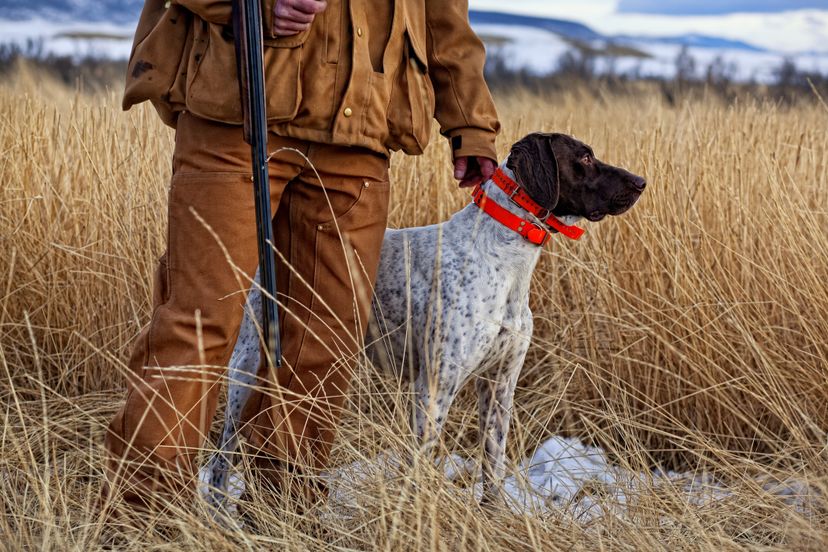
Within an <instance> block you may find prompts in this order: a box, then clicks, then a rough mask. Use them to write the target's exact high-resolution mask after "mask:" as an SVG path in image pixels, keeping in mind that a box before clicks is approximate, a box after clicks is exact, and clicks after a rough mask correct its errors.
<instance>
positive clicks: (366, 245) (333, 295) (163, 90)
mask: <svg viewBox="0 0 828 552" xmlns="http://www.w3.org/2000/svg"><path fill="white" fill-rule="evenodd" d="M262 6H263V20H264V21H263V26H264V29H263V34H264V65H265V76H266V89H267V93H266V96H267V98H266V104H267V117H268V129H269V136H268V151H271V152H276V153H275V154H274V155H273V157H272V159H271V161H270V165H269V168H270V190H271V201H272V204H273V206H274V210H275V213H274V216H273V228H274V240H275V244H274V245H275V247H276V250H277V259H278V265H277V273H278V281H277V284H278V290H279V298H280V302H281V303H282V309H281V318H280V329H281V336H282V345H283V362H284V365H283V367H282V368H280V369H279V370H273V371H271V369H269V368H268V366H267V364H266V363H263V364H262V369H261V371H260V374H259V375H260V381H261V382H262V383H261V385H259V386H257V392H256V393H255V394H254V397H253V398H251V400H250V401H249V403H248V405H247V408H246V409H245V412H244V416H243V418H244V421H245V425H244V428H243V434H244V436H245V437H246V446H247V448H246V449H245V450H246V452H248V453H249V454H251V457H252V458H254V464H255V465H257V466H259V467H260V468H261V469H262V470H263V471H265V470H266V471H267V473H269V474H271V475H272V477H273V478H274V480H275V481H277V482H278V478H279V477H280V475H279V474H284V473H287V472H288V471H291V470H294V471H296V470H298V471H302V472H309V473H316V472H318V471H319V470H320V469H322V468H323V467H324V466H325V464H326V461H327V459H328V455H329V451H330V448H331V445H332V442H333V440H334V436H335V432H336V426H337V421H338V419H339V416H340V410H341V409H342V407H343V403H344V397H345V394H346V393H347V391H348V385H349V380H350V377H351V375H350V372H351V368H352V365H353V363H354V361H355V358H357V355H358V351H359V347H360V343H361V341H362V339H363V338H364V333H365V329H366V328H365V326H366V320H367V317H368V315H369V311H370V302H371V297H370V295H371V294H370V291H369V290H370V289H371V285H372V283H373V282H374V278H375V275H376V270H377V265H378V261H379V252H380V248H381V244H382V240H383V234H384V231H385V227H386V219H387V213H388V201H389V177H388V167H389V155H390V152H391V151H396V150H402V151H404V152H406V153H408V154H414V155H416V154H420V153H422V151H423V149H424V148H425V147H426V145H427V143H428V142H429V139H430V135H431V124H432V119H433V118H435V117H436V119H437V120H438V122H439V123H440V131H441V134H442V135H443V136H445V137H446V138H447V139H448V140H449V144H450V147H451V149H452V154H453V163H454V177H455V178H456V179H457V180H459V181H460V185H461V186H474V185H476V184H477V183H478V182H481V181H482V180H483V179H487V178H488V177H489V176H491V174H492V173H493V172H494V169H495V168H496V162H495V159H496V154H495V137H496V135H497V133H498V131H499V123H498V119H497V114H496V111H495V107H494V103H493V101H492V97H491V95H490V93H489V90H488V89H487V87H486V83H485V81H484V78H483V66H484V61H485V50H484V47H483V44H482V42H481V41H480V40H479V39H478V38H477V37H476V36H475V34H474V32H473V31H472V29H471V27H470V25H469V21H468V4H467V2H466V1H461V0H453V1H451V2H445V1H443V0H382V1H377V0H370V1H369V0H327V1H323V0H262ZM231 13H232V4H231V0H174V1H172V2H168V1H166V2H165V0H147V1H146V4H145V5H144V8H143V12H142V14H141V18H140V21H139V23H138V27H137V30H136V34H135V43H134V47H133V50H132V54H131V56H130V61H129V65H128V75H127V82H126V89H125V94H124V99H123V107H124V109H129V108H130V107H131V106H133V105H136V104H138V103H141V102H144V101H150V102H151V103H152V104H153V106H154V107H155V109H156V111H157V112H158V114H159V115H160V117H161V118H162V120H163V121H164V122H165V123H166V124H168V125H170V126H172V127H174V128H175V129H176V132H175V148H174V153H173V156H172V179H171V183H170V187H169V207H168V209H169V211H168V233H167V249H166V252H165V253H164V255H163V256H162V257H161V258H160V260H159V261H158V264H157V268H156V271H155V281H154V291H153V299H152V303H153V307H152V316H151V319H150V322H149V324H148V326H146V328H144V330H143V331H142V332H141V334H140V336H139V337H138V339H137V342H136V344H135V346H134V350H133V352H132V355H131V357H130V359H129V365H128V371H127V395H126V400H125V402H124V404H123V406H122V407H121V409H120V410H119V411H118V412H117V413H116V415H115V416H114V418H113V419H112V421H111V423H110V424H109V427H108V430H107V433H106V437H105V449H106V455H107V458H106V469H105V474H106V477H105V483H104V490H103V497H104V499H105V500H107V501H109V502H113V501H115V500H116V499H118V498H121V499H123V502H120V503H121V504H126V505H127V506H128V507H132V506H134V507H136V508H147V507H151V506H152V504H157V502H155V501H157V500H161V499H163V500H168V499H169V498H170V497H175V496H180V497H186V496H188V495H187V493H189V492H192V489H193V488H194V484H195V480H196V477H197V474H196V466H195V465H194V462H195V460H196V455H197V453H198V452H199V450H202V448H203V446H204V443H205V441H206V438H207V434H208V431H209V427H210V424H211V421H212V419H213V415H214V413H215V410H216V406H217V400H218V396H219V392H220V388H221V385H222V381H223V378H224V377H225V375H226V366H227V363H228V361H229V357H230V354H231V352H232V350H233V347H234V344H235V340H236V337H237V335H238V330H239V326H240V322H241V318H242V314H243V305H244V300H245V296H244V290H246V289H247V288H249V286H250V278H251V277H252V276H253V274H254V273H255V271H256V268H257V264H258V257H257V244H256V235H255V232H256V226H255V215H254V207H253V205H254V198H253V191H252V183H251V164H250V149H249V146H248V145H247V144H246V143H245V142H244V141H243V137H242V127H241V126H240V125H241V123H242V112H241V101H240V93H239V87H238V82H237V80H236V62H235V52H234V43H233V31H232V24H231Z"/></svg>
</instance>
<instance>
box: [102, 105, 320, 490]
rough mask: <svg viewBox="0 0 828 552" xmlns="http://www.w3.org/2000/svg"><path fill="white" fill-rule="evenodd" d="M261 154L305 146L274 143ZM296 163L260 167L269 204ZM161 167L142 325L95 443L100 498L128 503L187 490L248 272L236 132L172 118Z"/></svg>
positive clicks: (286, 160) (246, 160) (242, 163)
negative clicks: (161, 231)
mask: <svg viewBox="0 0 828 552" xmlns="http://www.w3.org/2000/svg"><path fill="white" fill-rule="evenodd" d="M270 146H271V147H272V148H274V149H275V148H276V147H279V146H289V147H295V148H297V149H300V150H304V151H306V150H307V147H308V146H307V145H306V144H305V143H304V142H300V141H296V140H286V139H274V140H273V142H272V143H271V144H270ZM304 164H305V161H304V159H303V158H302V157H301V156H299V155H296V154H295V153H290V152H285V153H284V154H280V156H278V159H277V160H276V161H274V162H271V200H272V202H273V205H274V207H275V206H276V205H278V203H279V199H280V197H281V192H282V190H283V189H284V186H285V184H286V182H287V181H289V180H291V179H292V178H294V177H295V176H296V175H297V174H299V172H300V171H301V170H302V167H304ZM173 165H174V168H173V177H172V181H171V184H170V190H169V213H168V217H169V221H168V237H167V238H168V239H167V241H168V244H167V252H166V254H165V255H164V256H163V257H162V258H161V260H160V261H159V263H158V268H157V270H156V275H155V285H154V293H153V313H152V319H151V321H150V323H149V325H148V326H147V327H146V328H145V329H144V331H143V332H142V333H141V335H140V336H139V338H138V340H137V342H136V345H135V347H134V350H133V352H132V356H131V358H130V360H129V366H128V373H127V380H128V381H127V386H128V391H127V397H126V401H125V404H124V405H123V407H122V408H121V409H120V411H119V412H118V413H117V414H116V415H115V417H114V419H113V420H112V421H111V423H110V425H109V429H108V432H107V434H106V438H105V448H106V451H107V461H106V477H107V481H106V485H105V489H104V493H105V494H108V493H114V494H121V495H122V496H123V497H124V498H125V499H126V500H127V501H128V502H133V503H136V504H138V503H144V504H145V503H147V502H148V501H149V500H150V499H155V498H160V497H161V496H162V495H164V497H165V498H169V496H170V495H174V494H177V493H180V492H182V491H186V490H187V489H189V488H191V486H192V483H193V482H194V472H195V470H194V466H193V459H194V456H195V454H196V453H197V452H198V450H199V449H200V448H201V447H202V446H203V443H204V440H205V438H206V435H207V431H208V429H209V424H210V421H211V420H212V418H213V414H214V411H215V408H216V401H217V398H218V392H219V390H220V387H221V380H222V378H223V376H224V374H225V370H226V368H225V367H226V364H227V361H228V360H229V356H230V353H231V352H232V347H233V344H234V342H235V339H236V336H237V335H238V329H239V324H240V322H241V318H242V314H243V311H242V306H243V303H244V293H243V292H244V291H246V290H247V289H248V288H249V281H248V280H247V279H246V278H245V276H250V275H252V274H253V273H254V272H255V269H256V266H257V264H258V256H257V242H256V226H255V210H254V198H253V190H252V183H251V176H250V174H251V173H250V149H249V146H248V145H247V144H245V143H244V141H243V139H242V131H241V129H240V128H239V127H233V126H228V125H221V124H218V123H213V122H209V121H205V120H201V119H198V118H196V117H193V116H191V115H189V114H187V113H184V114H182V115H181V116H180V118H179V123H178V129H177V132H176V145H175V154H174V162H173ZM199 219H201V220H199ZM208 227H209V228H208ZM233 265H235V266H236V267H237V269H234V268H233Z"/></svg>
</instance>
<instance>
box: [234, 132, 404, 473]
mask: <svg viewBox="0 0 828 552" xmlns="http://www.w3.org/2000/svg"><path fill="white" fill-rule="evenodd" d="M309 157H310V161H311V163H312V164H313V166H315V168H316V170H317V171H318V173H319V177H321V182H320V180H319V179H318V178H317V176H316V174H315V173H314V171H313V170H312V169H311V168H310V167H309V168H307V169H305V170H303V171H302V173H301V174H300V175H299V176H298V177H297V178H296V179H294V180H293V181H292V182H290V183H289V184H288V186H287V189H286V191H285V196H284V198H283V202H282V205H281V207H280V209H281V210H284V214H283V213H282V212H281V211H280V213H279V214H277V217H276V242H277V243H276V245H277V248H278V250H279V251H280V252H281V254H282V255H283V256H284V257H285V259H286V260H287V262H288V263H289V265H290V266H287V265H284V264H283V265H280V266H279V268H278V270H279V276H280V281H279V286H280V293H285V294H286V295H288V298H287V300H286V304H285V307H286V308H284V309H283V312H282V317H281V321H282V324H281V331H282V345H283V358H284V366H283V367H282V368H281V369H279V370H278V371H277V373H275V374H270V375H269V378H268V379H269V381H270V382H271V385H270V386H269V387H268V388H267V389H266V390H265V391H263V392H261V393H259V394H257V395H255V396H254V398H253V399H251V401H250V403H249V404H248V408H247V409H246V411H245V413H244V416H243V418H244V419H245V420H246V421H247V422H248V424H247V427H246V432H247V439H248V444H249V445H250V446H251V448H252V449H253V451H256V452H259V453H263V456H264V458H266V459H267V460H266V463H269V461H270V458H276V459H280V460H283V461H286V462H288V463H289V464H290V465H291V467H292V468H295V467H297V466H298V467H299V469H300V471H305V470H307V471H309V472H311V473H314V472H317V471H318V470H320V469H321V468H323V467H324V466H325V464H326V462H327V458H328V454H329V452H330V448H331V445H332V442H333V440H334V436H335V432H336V426H337V423H338V420H339V417H340V411H341V408H342V405H343V402H344V398H345V394H346V393H347V391H348V387H349V384H350V380H351V373H352V367H353V365H354V362H355V360H356V358H357V355H358V354H359V352H360V350H361V349H362V347H363V338H364V335H365V332H366V330H367V319H368V315H369V312H370V306H371V296H372V289H373V284H374V281H375V279H376V271H377V266H378V264H379V253H380V249H381V247H382V240H383V237H384V234H385V227H386V222H387V217H388V199H389V183H388V160H387V158H385V157H383V156H379V155H377V154H375V153H371V152H368V151H366V150H360V149H356V148H344V147H336V146H323V145H316V144H315V145H313V146H312V147H311V149H310V153H309ZM268 457H270V458H268Z"/></svg>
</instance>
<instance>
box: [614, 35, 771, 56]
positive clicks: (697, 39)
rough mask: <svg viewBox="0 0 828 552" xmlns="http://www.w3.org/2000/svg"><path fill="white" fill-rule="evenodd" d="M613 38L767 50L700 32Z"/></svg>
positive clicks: (706, 46)
mask: <svg viewBox="0 0 828 552" xmlns="http://www.w3.org/2000/svg"><path fill="white" fill-rule="evenodd" d="M613 40H616V41H619V42H646V43H649V44H679V45H682V46H692V47H695V48H716V49H729V50H744V51H746V52H767V50H765V49H764V48H760V47H758V46H754V45H753V44H748V43H747V42H744V41H741V40H729V39H727V38H720V37H717V36H708V35H702V34H685V35H679V36H662V37H655V38H653V37H641V36H630V35H616V36H614V37H613Z"/></svg>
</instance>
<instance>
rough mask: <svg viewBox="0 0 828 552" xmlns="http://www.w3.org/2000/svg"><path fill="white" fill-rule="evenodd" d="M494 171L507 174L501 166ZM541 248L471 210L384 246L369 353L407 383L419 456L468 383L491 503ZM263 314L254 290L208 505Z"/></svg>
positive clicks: (221, 472)
mask: <svg viewBox="0 0 828 552" xmlns="http://www.w3.org/2000/svg"><path fill="white" fill-rule="evenodd" d="M501 169H502V170H503V171H504V172H505V173H506V174H507V175H508V176H510V177H512V178H514V175H513V174H512V172H511V171H510V170H509V169H508V168H507V167H506V166H505V162H504V163H503V165H502V166H501ZM484 189H485V191H486V193H487V194H488V195H489V197H490V198H491V200H494V201H496V202H497V203H499V204H500V205H501V206H503V207H505V208H506V209H509V210H510V211H512V212H513V213H515V214H518V215H519V216H521V217H524V218H529V217H530V215H529V214H528V213H527V212H526V211H524V210H523V209H521V208H520V207H518V206H517V205H515V204H513V203H512V202H511V201H509V199H508V197H507V196H506V195H505V194H504V193H503V192H502V191H501V190H500V189H499V188H498V187H497V186H496V185H494V184H493V183H492V182H491V181H489V182H487V183H485V184H484ZM565 222H566V223H567V224H572V223H573V222H574V221H572V220H567V221H565ZM540 253H541V248H540V247H537V246H535V245H533V244H531V243H529V242H527V241H525V240H524V239H523V238H522V237H521V236H520V235H518V234H517V233H515V232H513V231H511V230H509V229H507V228H505V227H504V226H502V225H501V224H500V223H499V222H497V221H495V220H494V219H492V218H490V217H489V216H487V215H486V214H484V213H483V212H482V211H481V210H480V209H478V208H477V207H476V206H475V205H474V204H469V205H467V206H466V207H465V208H463V209H462V210H460V211H459V212H458V213H456V214H455V215H454V216H452V217H451V219H449V220H448V221H446V222H444V223H441V224H437V225H432V226H425V227H418V228H406V229H400V230H391V229H389V230H388V231H387V232H386V234H385V240H384V242H383V246H382V255H381V257H380V266H379V271H378V276H377V283H376V286H375V300H374V306H373V310H374V321H373V323H372V331H373V332H374V333H375V335H374V339H371V340H369V341H370V342H372V343H373V345H372V346H371V347H370V349H369V355H370V357H371V358H372V359H373V360H374V362H375V363H376V364H377V365H380V366H382V367H384V368H386V369H388V370H391V371H393V372H394V373H396V374H398V375H401V376H403V377H410V378H411V379H412V380H413V381H414V387H415V397H416V399H415V400H416V403H415V405H414V408H413V412H412V429H413V432H414V433H415V435H416V437H417V439H418V442H419V443H420V446H421V451H422V452H423V453H430V452H431V450H432V449H433V447H434V445H435V444H436V442H437V439H438V438H439V434H440V432H441V430H442V427H443V424H444V422H445V420H446V416H447V413H448V410H449V407H450V406H451V404H452V402H453V400H454V398H455V396H456V395H457V392H458V391H459V390H460V388H461V387H462V386H463V385H464V384H465V383H467V382H468V381H469V380H472V379H474V380H475V384H476V388H477V391H478V394H479V417H480V438H481V442H482V445H483V447H484V450H485V460H484V463H483V482H484V500H487V501H488V500H494V499H496V498H498V495H499V488H500V482H501V481H502V479H503V476H504V470H505V444H506V437H507V433H508V429H509V421H510V418H511V411H512V400H513V396H514V389H515V385H516V383H517V379H518V375H519V374H520V370H521V368H522V366H523V362H524V358H525V356H526V352H527V350H528V348H529V342H530V339H531V336H532V313H531V311H530V310H529V284H530V281H531V277H532V272H533V270H534V268H535V265H536V264H537V261H538V258H539V256H540ZM257 283H258V274H257ZM260 318H261V294H260V289H259V287H258V285H254V287H253V289H251V292H250V294H249V297H248V308H247V311H246V314H245V317H244V320H243V322H242V327H241V331H240V333H239V338H238V341H237V343H236V347H235V350H234V351H233V355H232V358H231V361H230V374H229V377H230V386H229V390H228V406H227V411H226V413H225V426H224V431H223V434H222V437H221V442H220V451H221V452H220V453H219V454H216V455H215V456H214V457H213V458H212V459H211V461H210V464H209V466H208V471H209V473H210V477H209V484H210V485H211V486H212V487H213V488H214V489H215V492H213V493H211V495H210V497H211V498H210V499H211V501H213V502H214V504H215V505H216V506H221V505H222V504H223V503H224V496H225V493H224V492H223V491H224V489H226V485H227V472H228V469H229V466H230V464H231V462H232V455H233V453H234V452H235V450H236V446H237V441H236V437H235V435H236V429H237V426H238V420H239V416H240V414H241V410H242V408H243V406H244V404H245V402H246V400H247V397H248V395H249V392H250V387H251V386H252V385H253V384H254V380H255V374H256V370H257V368H258V366H259V335H258V331H257V324H256V322H255V320H259V319H260Z"/></svg>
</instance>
